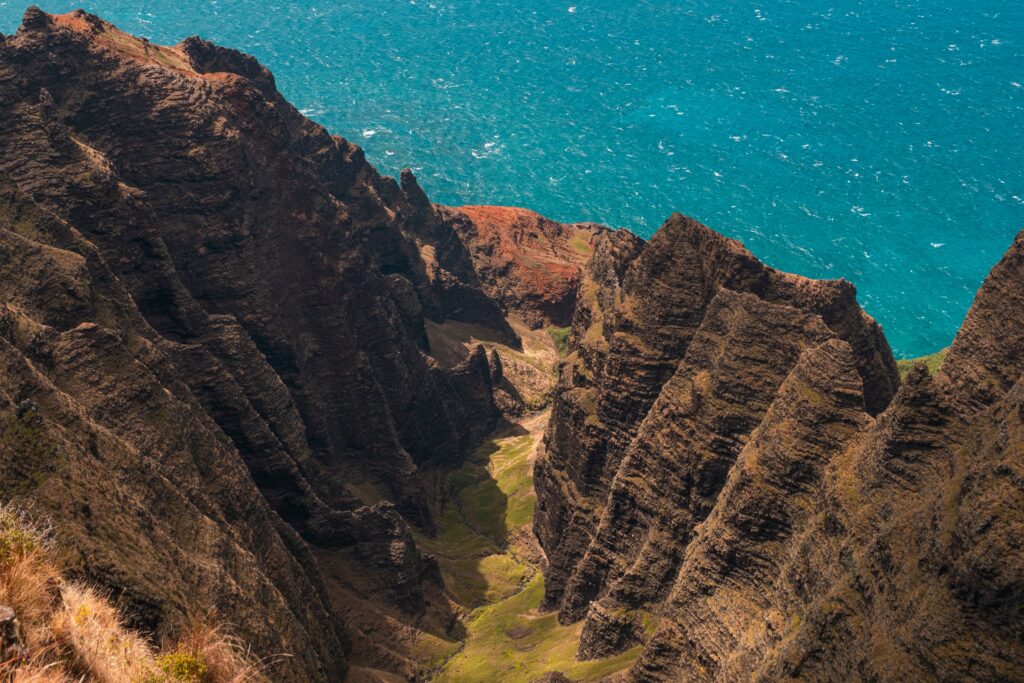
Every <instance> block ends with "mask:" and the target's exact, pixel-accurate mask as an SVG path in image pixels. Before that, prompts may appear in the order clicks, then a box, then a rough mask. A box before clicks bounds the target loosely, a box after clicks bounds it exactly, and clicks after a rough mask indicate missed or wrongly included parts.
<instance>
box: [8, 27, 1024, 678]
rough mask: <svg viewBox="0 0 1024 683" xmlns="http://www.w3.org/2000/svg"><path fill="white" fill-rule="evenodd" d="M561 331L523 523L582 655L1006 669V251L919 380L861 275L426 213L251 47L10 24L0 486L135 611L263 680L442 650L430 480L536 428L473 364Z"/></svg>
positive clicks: (687, 228) (665, 666)
mask: <svg viewBox="0 0 1024 683" xmlns="http://www.w3.org/2000/svg"><path fill="white" fill-rule="evenodd" d="M510 320H511V321H512V322H514V323H515V325H516V327H513V325H512V323H510ZM522 323H525V326H524V325H523V324H522ZM545 326H556V327H564V326H570V327H571V331H570V336H569V340H568V349H567V350H568V353H567V354H566V356H565V358H564V359H563V362H562V363H561V364H560V367H559V373H558V378H557V389H556V391H555V396H554V400H553V406H552V412H551V419H550V422H549V424H548V428H547V434H546V439H545V441H546V443H545V447H544V448H542V449H539V451H538V456H537V461H536V463H535V467H534V482H535V488H536V493H537V507H536V515H535V518H534V530H535V532H536V536H537V539H538V540H539V542H540V546H541V547H542V548H543V551H544V553H545V554H546V568H545V584H544V585H545V594H544V604H543V608H544V609H547V610H553V611H556V612H557V619H558V620H559V621H560V622H561V623H563V624H569V623H580V622H582V625H581V626H580V628H579V630H578V632H579V633H580V634H581V636H580V641H579V643H578V649H577V657H578V658H580V659H594V658H603V657H607V656H610V655H615V654H619V653H622V652H624V651H626V650H629V649H630V648H636V650H635V651H640V652H641V654H640V655H639V658H638V659H637V660H636V662H635V664H633V666H632V668H631V669H630V670H629V671H628V672H626V673H624V674H622V673H620V674H617V677H616V680H618V679H619V678H622V677H624V678H625V679H626V680H634V681H723V682H724V681H766V682H767V681H781V680H794V679H801V680H813V681H849V680H863V681H903V680H950V681H952V680H958V681H959V680H971V681H1024V639H1022V635H1021V629H1020V624H1021V623H1022V621H1024V607H1022V606H1024V549H1022V546H1021V543H1020V540H1019V539H1020V538H1021V536H1022V534H1024V466H1022V458H1021V455H1022V444H1024V383H1022V374H1024V331H1022V330H1024V236H1021V237H1018V239H1017V240H1016V241H1015V242H1014V244H1013V245H1012V246H1011V247H1010V249H1009V251H1008V252H1007V254H1006V256H1005V257H1004V258H1003V260H1002V261H1001V262H1000V263H999V264H998V265H997V266H996V267H995V268H994V269H993V271H992V273H991V274H990V276H989V278H988V279H987V280H986V282H985V283H984V285H983V286H982V288H981V290H980V291H979V293H978V295H977V298H976V300H975V302H974V305H973V306H972V308H971V310H970V313H969V314H968V316H967V319H966V321H965V322H964V325H963V328H962V330H961V332H960V333H959V335H958V336H957V338H956V340H955V342H954V344H953V345H952V347H951V348H950V350H949V353H948V355H947V356H946V360H945V363H944V365H943V366H942V367H941V369H940V370H939V371H938V372H937V373H936V374H935V375H929V373H928V371H927V370H926V368H925V367H924V366H918V367H916V368H915V369H914V370H913V371H912V372H910V374H909V375H907V377H906V379H905V380H904V381H903V382H902V383H901V382H900V379H899V374H898V372H897V369H896V365H895V362H894V360H893V357H892V353H891V352H890V350H889V346H888V344H887V342H886V340H885V337H884V335H883V333H882V330H881V328H880V327H879V326H878V325H877V324H876V323H875V322H874V321H873V320H872V319H871V318H870V317H869V316H867V315H866V314H865V313H864V311H862V310H861V308H860V307H859V305H858V304H857V301H856V292H855V290H854V287H853V286H852V285H851V284H850V283H848V282H845V281H843V280H837V281H812V280H808V279H805V278H801V277H797V276H793V275H788V274H785V273H781V272H779V271H776V270H774V269H772V268H770V267H768V266H765V265H764V264H762V263H761V262H759V261H758V260H757V259H756V258H755V257H754V256H753V255H752V254H751V253H750V252H749V251H747V250H746V249H745V248H743V246H742V245H741V244H739V243H738V242H735V241H733V240H729V239H727V238H725V237H723V236H721V235H718V234H716V233H714V232H713V231H711V230H710V229H708V228H706V227H705V226H703V225H700V224H699V223H697V222H696V221H693V220H692V219H689V218H686V217H684V216H681V215H678V214H677V215H673V216H672V217H670V218H669V219H668V221H667V222H666V223H665V224H664V225H663V226H662V227H661V229H659V230H658V232H657V233H656V234H655V235H654V236H653V237H652V238H651V239H650V240H649V241H644V240H642V239H640V238H638V237H636V236H634V235H632V234H631V233H629V232H628V231H625V230H617V231H613V230H609V229H607V228H603V227H601V226H597V225H593V224H561V223H557V222H554V221H550V220H548V219H546V218H543V217H541V216H539V215H538V214H535V213H533V212H530V211H527V210H523V209H513V208H507V207H482V206H470V207H461V208H450V207H442V206H437V205H434V204H432V203H431V202H430V200H429V198H428V197H427V195H426V194H425V193H424V191H423V190H422V188H420V186H419V184H418V183H417V181H416V178H415V177H414V176H413V174H412V173H411V172H409V171H404V172H402V173H401V175H400V178H399V179H398V180H397V181H396V180H395V179H392V178H389V177H384V176H381V175H380V174H379V173H378V172H377V171H376V170H375V169H374V168H373V167H372V166H371V165H370V164H369V163H368V162H367V161H366V159H365V157H364V155H363V152H362V150H360V149H359V148H358V147H357V146H356V145H354V144H352V143H350V142H348V141H347V140H345V139H343V138H341V137H337V136H333V135H330V134H329V133H328V132H327V131H326V130H324V129H323V128H322V127H321V126H319V125H317V124H315V123H313V122H311V121H309V120H307V119H305V118H304V117H302V116H301V115H300V114H299V113H298V112H297V111H296V110H295V109H294V108H293V107H292V106H291V105H289V104H288V103H287V102H286V101H285V100H284V99H283V98H282V97H281V96H280V94H278V92H277V90H276V87H275V84H274V79H273V76H272V75H271V74H270V73H269V72H268V71H267V70H266V69H265V68H264V67H262V66H261V65H260V64H259V63H258V62H257V61H256V60H254V59H253V58H251V57H248V56H246V55H243V54H241V53H239V52H236V51H233V50H229V49H225V48H222V47H218V46H216V45H213V44H211V43H209V42H206V41H204V40H202V39H199V38H189V39H187V40H185V41H183V42H182V43H180V44H178V45H176V46H173V47H166V46H158V45H154V44H152V43H149V42H148V41H146V40H143V39H139V38H135V37H132V36H129V35H127V34H125V33H123V32H121V31H119V30H118V29H116V28H115V27H113V26H111V25H110V24H108V23H106V22H104V21H102V20H101V19H99V18H97V17H95V16H93V15H90V14H87V13H85V12H82V11H77V12H73V13H70V14H65V15H49V14H46V13H44V12H42V11H41V10H38V9H36V8H30V9H29V10H28V11H27V12H26V14H25V18H24V21H23V24H22V26H21V28H20V29H19V31H18V32H17V34H15V35H12V36H0V487H2V492H3V498H4V499H5V500H6V499H14V500H15V501H17V502H23V503H31V504H32V505H34V506H35V507H36V509H38V510H40V511H41V512H43V513H44V514H46V515H47V516H48V517H50V518H51V519H52V520H53V522H54V525H55V528H56V529H57V531H58V533H59V534H60V536H61V539H62V546H64V547H67V548H68V549H69V554H70V557H69V558H68V562H67V564H68V566H69V567H71V569H72V571H73V572H74V574H75V577H76V578H81V579H84V580H87V581H89V582H91V583H94V584H98V585H100V586H101V587H104V588H106V589H108V590H109V591H111V592H112V593H113V595H114V596H115V597H116V598H117V599H118V600H119V601H120V604H122V605H123V606H124V609H125V613H126V617H127V618H128V619H129V620H130V623H131V625H132V626H134V627H136V628H139V629H142V630H145V631H146V632H149V633H152V634H153V635H154V637H155V638H158V639H163V638H166V639H168V640H170V641H173V640H174V639H175V637H176V636H177V635H178V634H180V633H181V631H182V630H183V629H184V628H186V627H187V626H188V624H189V623H190V622H191V621H192V620H193V618H194V617H195V616H196V615H199V614H208V613H209V610H210V609H211V608H213V609H214V610H215V611H216V614H217V616H218V617H219V618H220V619H222V620H223V621H225V622H227V623H230V624H231V625H232V626H233V627H234V628H235V629H236V630H237V632H238V635H239V636H240V637H241V638H242V639H243V640H244V641H245V642H247V643H250V644H251V645H252V647H253V650H254V652H255V653H257V654H258V655H259V656H261V657H270V660H268V661H270V662H271V664H270V665H271V666H272V671H271V672H269V673H270V674H271V677H272V678H273V680H279V681H296V682H298V681H339V680H344V679H345V677H346V676H351V679H353V680H360V679H361V678H369V679H374V678H381V679H385V680H391V679H393V678H394V677H395V676H397V677H399V678H402V679H407V680H418V679H422V678H424V677H425V676H427V675H428V674H429V671H428V669H429V667H430V666H432V665H434V664H436V661H437V660H438V659H439V656H438V653H439V652H443V650H441V649H437V650H436V651H435V650H432V649H431V648H437V647H439V646H438V643H439V642H441V639H447V640H446V641H445V642H446V643H447V644H452V645H453V647H457V643H455V641H456V640H457V639H458V635H459V629H460V627H459V625H458V624H457V615H456V609H455V607H454V606H453V604H452V602H451V601H450V599H449V598H450V592H449V591H447V588H450V587H446V586H445V585H444V579H443V577H442V573H441V568H440V565H439V563H438V561H437V560H436V559H435V558H433V557H431V556H430V555H429V554H427V553H424V552H422V551H421V550H420V547H419V546H423V545H427V542H426V541H425V539H428V538H430V537H431V536H435V535H437V531H438V526H439V524H440V522H441V521H442V520H439V519H437V518H436V517H437V516H438V515H437V512H436V511H437V510H438V509H441V506H439V504H438V503H439V499H441V498H443V497H444V495H445V491H443V490H439V489H442V488H443V486H442V485H440V484H439V483H438V482H442V481H445V480H446V476H447V474H449V473H450V472H451V471H452V470H457V469H458V468H459V467H460V466H461V465H462V464H464V462H465V458H466V457H467V455H468V454H470V453H471V452H472V451H473V450H474V449H475V448H476V447H477V445H478V444H479V443H480V442H481V440H482V439H483V438H484V437H485V436H486V435H487V434H489V433H491V432H492V431H493V429H494V428H495V427H496V426H497V425H498V424H499V421H500V420H501V419H502V412H504V413H505V414H507V415H518V414H520V413H521V412H523V411H524V410H526V405H527V404H526V402H525V401H524V399H523V396H521V395H520V394H519V393H518V390H517V387H516V386H515V385H514V383H513V381H512V380H513V379H514V378H516V377H521V376H523V375H522V373H521V372H518V370H517V366H516V365H515V363H517V362H518V363H522V362H525V361H522V360H521V359H520V360H518V361H517V360H516V359H515V358H514V357H513V356H514V354H513V355H506V356H499V355H498V352H497V351H495V350H494V348H493V347H494V345H496V344H500V345H502V348H503V349H505V350H508V349H515V347H516V346H517V345H518V344H520V341H521V340H520V338H519V336H518V335H517V332H516V330H518V331H519V332H520V333H521V334H522V335H523V337H522V339H523V340H526V341H527V342H528V341H529V340H530V339H531V337H530V336H529V335H530V334H539V335H541V336H543V337H546V333H544V332H539V333H535V332H534V331H533V330H536V329H537V328H540V327H545ZM528 328H533V330H531V329H528ZM467 330H468V331H469V332H467V334H468V335H469V338H476V339H487V340H488V343H490V344H491V345H492V348H491V351H490V353H489V354H488V352H487V351H486V350H485V348H484V346H473V345H468V346H466V347H464V346H463V345H462V342H461V341H460V342H459V343H458V344H455V343H454V342H451V338H456V337H457V338H458V339H462V337H460V336H459V334H461V333H463V332H466V331H467ZM482 332H483V333H486V334H480V335H479V336H478V337H474V336H473V335H477V334H478V333H482ZM428 333H429V334H428ZM446 334H447V335H448V337H446V336H445V335H446ZM446 339H447V341H448V342H449V343H450V344H452V348H455V347H456V346H457V347H458V350H459V351H460V354H456V355H457V357H456V358H455V359H454V360H453V358H452V355H453V354H452V353H451V350H452V349H446V350H445V351H444V353H442V349H441V348H440V347H439V344H440V342H441V341H445V340H446ZM432 342H436V343H435V348H433V349H432V348H431V344H432ZM475 343H476V342H474V344H475ZM524 343H525V342H524ZM462 351H465V353H461V352H462ZM550 353H551V356H550V357H551V358H552V359H554V358H555V351H554V350H551V352H550ZM432 354H433V355H432ZM442 356H444V359H445V363H441V362H438V360H437V359H440V358H442ZM435 357H436V358H435ZM545 381H547V382H549V383H550V381H551V380H550V377H549V376H547V375H545ZM431 540H436V539H431ZM567 631H568V630H567ZM576 645H577V644H574V646H576ZM638 646H639V647H638ZM280 653H288V654H289V655H290V656H288V657H274V655H277V654H280ZM417 653H418V654H417ZM381 672H383V673H381ZM377 673H380V675H379V676H377ZM531 673H532V674H541V673H544V671H543V670H542V671H537V672H531ZM524 675H525V674H524ZM544 680H566V679H565V678H564V677H563V676H562V675H561V674H558V673H555V672H551V673H548V674H547V675H546V677H545V678H544Z"/></svg>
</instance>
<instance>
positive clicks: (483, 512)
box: [418, 434, 536, 608]
mask: <svg viewBox="0 0 1024 683" xmlns="http://www.w3.org/2000/svg"><path fill="white" fill-rule="evenodd" d="M533 446H534V439H533V437H532V436H530V435H528V434H527V435H510V436H504V437H497V438H494V439H492V440H490V441H488V442H487V443H485V444H484V445H483V446H482V447H481V448H480V449H478V450H477V452H476V453H475V454H474V455H473V457H472V458H470V460H469V462H467V463H466V464H464V465H463V466H462V467H460V468H459V469H457V470H455V471H454V472H451V473H450V474H449V475H448V488H449V491H450V496H449V497H448V500H447V501H446V502H445V504H444V508H443V510H442V512H441V523H440V528H439V531H438V534H437V536H436V537H435V538H419V539H418V543H419V545H420V547H421V548H423V549H424V550H426V551H427V552H430V553H432V554H433V555H435V556H436V557H437V558H438V562H439V563H440V565H441V573H442V575H443V576H444V579H445V585H446V586H447V588H448V592H449V594H450V595H451V597H452V598H453V599H454V600H455V601H456V602H458V603H459V604H461V605H463V606H464V607H467V608H473V607H479V606H480V605H484V604H488V603H491V602H494V601H496V600H501V599H504V598H507V597H508V596H510V595H513V594H515V593H516V592H517V591H518V590H519V589H520V588H521V587H522V585H523V584H524V583H525V582H526V580H527V579H529V578H530V576H532V574H533V573H534V571H535V570H534V568H533V567H531V566H529V565H527V564H525V563H523V562H522V561H520V560H519V559H518V557H517V556H516V552H515V549H514V548H509V546H508V538H509V534H510V533H511V532H513V531H515V530H516V529H518V528H519V527H521V526H523V525H526V524H530V523H531V522H532V521H533V509H534V506H535V505H536V496H535V495H534V492H533V481H532V476H531V473H530V463H529V456H530V453H531V452H532V451H533Z"/></svg>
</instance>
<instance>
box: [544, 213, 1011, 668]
mask: <svg viewBox="0 0 1024 683" xmlns="http://www.w3.org/2000/svg"><path fill="white" fill-rule="evenodd" d="M604 252H607V253H604ZM615 254H616V255H617V256H613V254H612V253H611V252H610V251H609V250H607V248H604V249H602V245H601V243H600V242H598V245H597V250H596V252H595V257H594V259H593V260H592V261H591V263H590V265H589V266H588V279H587V280H586V282H585V283H584V285H583V286H582V288H581V291H586V292H589V296H588V297H586V298H585V299H584V300H583V301H581V305H580V306H579V307H578V308H577V311H576V317H575V319H574V326H573V334H572V338H571V342H570V349H571V353H570V356H569V357H568V359H567V362H566V364H565V367H564V368H563V372H562V377H561V381H560V385H559V390H558V397H557V399H556V403H555V408H554V414H553V416H552V420H551V423H550V426H549V431H548V438H547V449H546V455H545V457H544V459H543V460H542V461H541V462H539V463H538V466H537V470H536V485H537V489H538V495H539V501H538V514H537V517H536V519H535V527H536V531H537V534H538V537H539V539H540V541H541V543H542V545H543V547H544V548H545V550H546V552H547V553H548V558H549V561H550V566H549V567H548V570H547V572H546V575H547V585H546V590H547V593H546V603H547V605H548V606H549V607H550V608H553V609H557V610H558V616H559V619H560V620H561V621H562V622H563V623H569V622H574V621H578V620H581V619H582V620H584V626H583V631H582V638H581V642H580V647H579V652H578V656H579V657H580V658H590V657H599V656H607V655H609V654H614V653H617V652H622V651H623V650H625V649H627V648H629V647H631V646H633V645H634V644H636V643H637V642H644V648H643V653H642V655H641V658H640V660H639V661H638V662H637V664H636V665H635V666H634V667H633V669H632V670H631V672H630V674H629V677H628V678H629V679H630V680H636V681H742V680H759V681H778V680H793V679H802V680H815V681H819V680H821V681H824V680H828V681H847V680H891V681H897V680H900V681H902V680H977V681H1003V680H1024V646H1022V641H1021V640H1020V631H1019V628H1018V627H1017V626H1016V624H1018V623H1019V618H1020V615H1021V613H1020V605H1021V599H1020V598H1021V577H1022V576H1024V553H1022V551H1021V548H1020V547H1019V544H1018V543H1016V541H1015V540H1014V539H1015V538H1016V536H1017V533H1018V531H1019V529H1020V528H1022V527H1021V525H1022V524H1024V494H1022V491H1024V488H1022V486H1021V481H1024V479H1022V476H1021V474H1022V472H1021V467H1020V463H1019V462H1017V461H1019V459H1020V458H1019V457H1018V456H1019V454H1020V448H1021V443H1022V442H1021V440H1020V435H1019V434H1018V425H1017V422H1019V418H1020V416H1019V415H1018V412H1019V408H1018V407H1017V406H1018V401H1019V398H1020V396H1022V395H1024V394H1021V393H1020V381H1021V376H1022V372H1024V344H1022V343H1021V338H1020V336H1019V329H1020V322H1021V317H1022V315H1024V266H1022V264H1024V239H1022V238H1018V240H1017V241H1016V242H1015V243H1014V245H1013V246H1012V247H1011V248H1010V250H1009V252H1008V253H1007V255H1006V256H1005V257H1004V259H1003V260H1002V262H1001V263H1000V264H999V265H997V266H996V268H995V269H994V270H993V271H992V274H991V275H990V276H989V278H988V280H986V282H985V284H984V286H983V287H982V289H981V291H980V292H979V294H978V297H977V299H976V301H975V303H974V306H973V307H972V309H971V312H970V313H969V314H968V317H967V320H966V322H965V323H964V327H963V330H962V331H961V333H960V335H959V336H958V337H957V340H956V341H955V342H954V344H953V347H952V348H951V350H950V353H949V355H948V356H947V360H946V362H945V364H944V366H943V367H942V369H941V370H940V371H939V373H938V374H937V375H936V376H934V377H931V376H929V374H928V372H927V370H926V368H925V367H924V366H923V365H921V366H918V367H917V368H916V369H915V370H914V371H913V372H911V373H910V374H909V376H908V377H907V378H906V381H905V382H904V383H903V385H902V386H899V383H898V379H897V376H896V374H895V368H894V366H893V362H892V358H891V354H890V353H889V350H888V346H887V345H886V343H885V339H884V337H883V336H882V334H881V331H880V329H879V328H878V326H877V325H876V324H875V323H874V322H873V321H871V320H870V319H869V318H867V317H866V316H865V315H864V314H863V312H861V311H860V309H859V308H858V307H857V305H856V302H855V299H854V295H853V291H852V287H850V286H849V285H848V284H847V283H844V282H841V281H840V282H812V281H808V280H803V279H801V278H795V277H793V276H788V275H784V274H781V273H777V272H775V271H772V270H771V269H768V268H766V267H764V266H762V265H761V264H760V263H758V262H757V261H756V260H754V259H753V257H752V256H750V255H749V253H747V252H746V251H744V250H743V249H742V248H741V247H740V246H739V245H738V244H736V243H734V242H730V241H728V240H726V239H724V238H722V237H720V236H717V235H715V234H714V233H711V232H710V231H708V230H707V229H706V228H704V227H703V226H700V225H698V224H696V223H694V222H693V221H690V220H689V219H684V218H682V217H678V216H677V217H673V218H672V219H670V220H669V222H668V223H666V225H665V226H663V228H662V229H661V231H659V232H658V233H657V234H656V235H655V236H654V237H653V238H652V240H651V241H650V242H649V243H648V244H646V245H642V246H635V245H631V248H630V249H627V250H622V249H619V250H617V251H616V252H615ZM897 387H898V391H897Z"/></svg>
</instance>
